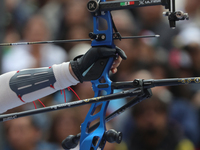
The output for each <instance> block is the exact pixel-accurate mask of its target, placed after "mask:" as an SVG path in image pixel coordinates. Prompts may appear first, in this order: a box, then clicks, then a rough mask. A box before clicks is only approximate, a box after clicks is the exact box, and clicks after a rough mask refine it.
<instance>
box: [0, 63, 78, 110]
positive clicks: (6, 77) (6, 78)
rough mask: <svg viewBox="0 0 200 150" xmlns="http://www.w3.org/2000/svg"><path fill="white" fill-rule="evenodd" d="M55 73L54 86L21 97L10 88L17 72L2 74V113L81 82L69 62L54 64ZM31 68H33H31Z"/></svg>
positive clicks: (0, 79)
mask: <svg viewBox="0 0 200 150" xmlns="http://www.w3.org/2000/svg"><path fill="white" fill-rule="evenodd" d="M52 68H53V73H54V76H55V79H56V82H55V83H54V85H53V86H54V88H52V87H50V86H49V87H45V88H43V89H39V90H36V91H33V92H30V93H27V94H25V95H23V96H22V97H21V99H20V98H19V97H18V96H17V94H16V93H15V92H14V91H13V90H12V89H11V88H10V85H9V82H10V79H11V78H12V77H13V76H14V75H15V74H16V73H17V72H16V71H12V72H8V73H5V74H2V75H1V76H0V113H3V112H5V111H7V110H8V109H11V108H14V107H17V106H20V105H23V104H25V103H28V102H32V101H34V100H37V99H39V98H42V97H45V96H47V95H50V94H52V93H54V92H56V91H58V90H61V89H65V88H67V87H69V86H71V85H76V84H77V83H79V81H77V80H76V79H74V77H73V76H72V75H71V73H70V72H69V62H66V63H62V64H59V65H53V66H52ZM30 70H31V69H30Z"/></svg>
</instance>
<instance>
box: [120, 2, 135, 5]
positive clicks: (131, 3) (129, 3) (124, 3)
mask: <svg viewBox="0 0 200 150" xmlns="http://www.w3.org/2000/svg"><path fill="white" fill-rule="evenodd" d="M134 4H135V2H134V1H128V2H121V3H120V6H128V5H134Z"/></svg>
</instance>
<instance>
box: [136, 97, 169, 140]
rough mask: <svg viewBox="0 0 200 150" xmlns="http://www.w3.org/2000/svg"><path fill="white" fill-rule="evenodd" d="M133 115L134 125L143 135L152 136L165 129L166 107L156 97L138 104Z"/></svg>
mask: <svg viewBox="0 0 200 150" xmlns="http://www.w3.org/2000/svg"><path fill="white" fill-rule="evenodd" d="M134 116H135V120H136V125H137V127H138V129H139V131H140V132H141V133H142V135H143V136H146V137H151V138H153V137H154V136H159V135H160V134H162V133H163V132H164V131H165V129H166V126H167V112H166V108H165V106H164V104H163V103H162V102H160V101H159V100H158V99H148V100H144V101H143V102H141V103H140V104H138V106H137V107H136V110H135V113H134Z"/></svg>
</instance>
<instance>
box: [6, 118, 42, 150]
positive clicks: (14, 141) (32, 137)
mask: <svg viewBox="0 0 200 150" xmlns="http://www.w3.org/2000/svg"><path fill="white" fill-rule="evenodd" d="M5 127H6V129H7V130H6V131H7V139H8V142H9V144H10V145H11V147H13V148H14V149H15V150H32V149H35V145H36V143H37V142H38V140H39V139H40V131H39V130H38V129H37V128H36V127H34V125H33V124H32V121H31V118H30V117H23V118H19V119H15V120H12V121H9V122H6V123H5Z"/></svg>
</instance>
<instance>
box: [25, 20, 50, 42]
mask: <svg viewBox="0 0 200 150" xmlns="http://www.w3.org/2000/svg"><path fill="white" fill-rule="evenodd" d="M49 34H50V33H49V30H48V27H47V25H46V22H45V20H44V18H42V17H41V16H34V17H32V18H31V19H30V20H29V21H28V23H27V25H26V28H25V30H24V39H25V40H26V41H31V42H32V41H45V40H48V38H49Z"/></svg>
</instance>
